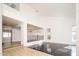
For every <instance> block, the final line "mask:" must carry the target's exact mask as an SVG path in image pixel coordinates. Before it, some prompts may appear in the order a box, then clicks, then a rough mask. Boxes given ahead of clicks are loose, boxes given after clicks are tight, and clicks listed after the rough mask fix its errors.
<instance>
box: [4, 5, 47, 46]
mask: <svg viewBox="0 0 79 59" xmlns="http://www.w3.org/2000/svg"><path fill="white" fill-rule="evenodd" d="M3 15H4V16H8V17H11V18H13V19H15V20H19V21H22V23H26V25H25V27H27V24H32V25H36V26H38V27H42V28H46V26H45V25H44V21H42V19H41V17H40V16H39V14H38V13H36V12H35V10H34V9H32V8H30V7H29V6H28V5H27V4H20V10H19V11H17V10H15V9H12V8H10V7H8V6H6V5H4V4H3ZM22 26H24V25H23V24H22ZM22 28H23V27H22ZM23 31H25V28H24V29H22V32H23ZM23 33H26V32H23ZM23 33H22V34H23ZM26 36H27V34H26ZM23 37H24V36H23ZM22 39H24V38H22ZM24 40H25V39H24ZM26 41H27V39H26V40H25V45H28V44H27V42H26ZM23 42H24V41H23ZM38 42H39V41H37V43H38ZM29 44H30V45H31V44H32V43H29ZM33 44H34V42H33Z"/></svg>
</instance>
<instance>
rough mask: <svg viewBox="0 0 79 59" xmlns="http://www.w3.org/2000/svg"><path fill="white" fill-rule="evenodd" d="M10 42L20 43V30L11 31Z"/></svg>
mask: <svg viewBox="0 0 79 59" xmlns="http://www.w3.org/2000/svg"><path fill="white" fill-rule="evenodd" d="M12 41H13V42H18V41H21V30H20V29H17V28H13V29H12Z"/></svg>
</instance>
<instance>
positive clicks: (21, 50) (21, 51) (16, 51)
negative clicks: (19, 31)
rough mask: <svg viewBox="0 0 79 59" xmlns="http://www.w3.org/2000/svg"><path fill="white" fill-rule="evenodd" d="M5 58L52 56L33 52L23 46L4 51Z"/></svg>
mask: <svg viewBox="0 0 79 59" xmlns="http://www.w3.org/2000/svg"><path fill="white" fill-rule="evenodd" d="M3 55H4V56H50V55H49V54H46V53H44V52H41V51H37V50H33V49H30V48H27V47H23V46H17V47H11V48H8V49H4V51H3Z"/></svg>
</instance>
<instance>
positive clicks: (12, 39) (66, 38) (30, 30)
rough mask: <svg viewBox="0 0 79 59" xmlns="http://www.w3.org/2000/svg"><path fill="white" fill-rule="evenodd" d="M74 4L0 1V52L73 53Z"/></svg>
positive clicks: (49, 54) (4, 54)
mask: <svg viewBox="0 0 79 59" xmlns="http://www.w3.org/2000/svg"><path fill="white" fill-rule="evenodd" d="M75 14H76V4H75V3H2V4H0V55H2V56H76V40H75V38H76V20H75V19H76V15H75Z"/></svg>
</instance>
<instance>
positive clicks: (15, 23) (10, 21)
mask: <svg viewBox="0 0 79 59" xmlns="http://www.w3.org/2000/svg"><path fill="white" fill-rule="evenodd" d="M2 21H3V25H4V26H10V27H17V28H18V27H20V23H21V22H20V21H17V20H15V19H13V18H10V17H6V16H2Z"/></svg>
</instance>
